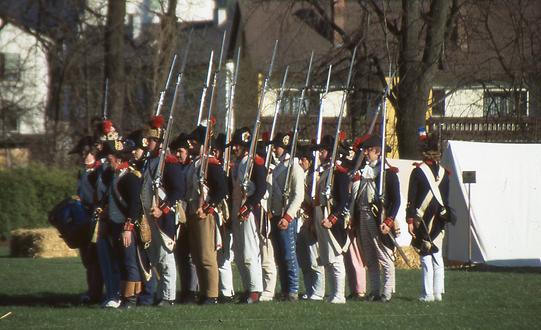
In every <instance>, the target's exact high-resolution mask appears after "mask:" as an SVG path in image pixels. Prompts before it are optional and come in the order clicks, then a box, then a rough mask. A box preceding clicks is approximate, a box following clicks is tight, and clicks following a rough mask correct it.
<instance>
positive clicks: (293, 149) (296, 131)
mask: <svg viewBox="0 0 541 330" xmlns="http://www.w3.org/2000/svg"><path fill="white" fill-rule="evenodd" d="M313 61H314V51H312V53H311V54H310V62H309V63H308V72H307V73H306V81H305V83H304V87H303V88H302V91H301V97H300V98H299V109H298V110H297V118H296V119H295V128H294V131H293V138H292V141H291V151H290V152H289V162H288V164H287V170H286V177H285V183H284V192H283V194H282V198H283V204H282V205H283V210H282V211H283V212H282V214H283V213H285V208H286V205H287V203H288V201H289V194H290V191H291V189H290V187H289V185H290V183H291V171H292V169H293V163H294V162H295V154H296V153H297V140H298V138H299V121H300V118H301V112H302V108H304V107H305V103H304V98H305V95H306V90H307V89H308V86H310V75H311V73H312V63H313Z"/></svg>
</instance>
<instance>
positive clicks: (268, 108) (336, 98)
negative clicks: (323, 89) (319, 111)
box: [261, 89, 347, 117]
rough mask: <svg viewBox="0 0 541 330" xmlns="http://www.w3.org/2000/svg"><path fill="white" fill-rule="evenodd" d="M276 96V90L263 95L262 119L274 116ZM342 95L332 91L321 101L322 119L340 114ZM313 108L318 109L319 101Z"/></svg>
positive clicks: (345, 109)
mask: <svg viewBox="0 0 541 330" xmlns="http://www.w3.org/2000/svg"><path fill="white" fill-rule="evenodd" d="M278 94H279V90H278V89H269V90H268V91H267V93H266V94H265V100H264V101H263V111H262V113H261V115H262V116H263V117H272V116H274V107H275V104H276V100H277V99H278ZM343 95H344V92H343V91H334V92H330V93H329V94H328V95H327V98H326V99H325V100H323V117H338V114H339V113H340V105H341V103H342V96H343ZM298 96H300V92H299V95H298ZM315 106H316V107H319V101H318V103H317V104H315ZM346 115H347V103H346V105H345V108H344V116H346Z"/></svg>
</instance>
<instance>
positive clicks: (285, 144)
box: [270, 132, 293, 151]
mask: <svg viewBox="0 0 541 330" xmlns="http://www.w3.org/2000/svg"><path fill="white" fill-rule="evenodd" d="M292 143H293V134H292V133H282V132H279V133H277V134H276V135H275V136H274V139H272V141H271V143H270V144H272V145H274V147H281V148H284V149H286V150H288V151H289V150H291V145H292Z"/></svg>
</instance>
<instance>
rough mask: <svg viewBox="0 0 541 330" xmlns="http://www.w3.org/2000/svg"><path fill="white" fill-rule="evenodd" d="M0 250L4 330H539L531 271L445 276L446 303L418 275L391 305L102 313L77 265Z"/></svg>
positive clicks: (537, 286) (402, 285)
mask: <svg viewBox="0 0 541 330" xmlns="http://www.w3.org/2000/svg"><path fill="white" fill-rule="evenodd" d="M6 254H7V250H6V248H5V247H3V248H0V316H2V315H5V314H6V313H8V312H12V314H11V315H10V316H8V317H6V318H4V319H2V320H0V329H18V328H25V329H26V328H71V329H73V328H95V329H99V328H102V327H105V328H132V329H133V328H144V329H164V328H165V327H172V328H192V329H193V328H198V329H199V328H241V329H243V328H269V329H270V328H284V329H286V328H287V329H290V328H294V329H299V328H312V329H315V328H318V329H319V328H327V329H343V328H361V327H363V328H375V327H384V328H417V329H426V328H432V329H441V328H446V329H447V328H487V329H491V328H500V329H502V328H507V329H515V328H539V327H540V324H541V315H540V312H541V273H540V272H539V271H532V270H506V271H478V270H469V271H464V270H447V271H446V291H447V293H446V294H445V295H444V302H443V303H433V304H423V303H420V302H417V300H416V298H417V296H418V293H419V290H420V271H411V270H410V271H398V272H397V291H398V292H397V294H396V295H395V296H394V297H393V300H392V302H391V303H389V304H381V303H367V302H348V303H347V304H346V305H330V304H326V303H322V302H299V303H297V304H291V303H284V302H273V303H261V304H257V305H219V306H208V307H200V306H185V305H177V306H175V307H173V308H170V309H159V308H139V309H135V310H128V311H126V310H124V311H121V310H102V309H100V308H99V307H97V306H93V307H84V306H79V305H78V304H77V301H78V297H79V294H80V293H81V292H82V291H84V289H85V284H84V277H83V267H82V265H81V263H80V261H79V260H78V259H76V258H67V259H53V260H32V259H19V258H8V257H7V256H6Z"/></svg>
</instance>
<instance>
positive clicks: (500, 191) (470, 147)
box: [442, 141, 541, 266]
mask: <svg viewBox="0 0 541 330" xmlns="http://www.w3.org/2000/svg"><path fill="white" fill-rule="evenodd" d="M442 163H443V164H444V165H445V166H446V167H447V168H448V169H450V170H451V172H452V175H451V177H450V179H451V180H450V191H449V204H450V206H451V207H452V208H453V209H454V210H455V213H456V216H457V223H456V224H455V225H454V226H453V225H449V226H448V231H447V242H448V244H447V251H446V252H447V258H448V259H449V260H457V261H462V262H467V261H468V259H469V257H468V254H469V253H468V250H469V244H468V232H469V231H468V223H469V220H470V219H471V233H472V236H471V260H472V261H473V262H478V263H486V264H490V265H496V266H541V212H540V210H539V208H540V207H541V144H501V143H478V142H464V141H449V145H448V148H447V149H446V150H445V152H444V155H443V161H442ZM463 171H475V172H476V183H472V184H464V183H463V178H462V173H463ZM469 189H471V191H470V201H471V207H470V217H468V190H469Z"/></svg>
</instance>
